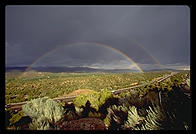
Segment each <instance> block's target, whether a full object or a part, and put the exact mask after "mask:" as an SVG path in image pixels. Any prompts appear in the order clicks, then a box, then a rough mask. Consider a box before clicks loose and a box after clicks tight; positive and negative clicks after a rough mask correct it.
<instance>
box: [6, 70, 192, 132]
mask: <svg viewBox="0 0 196 134" xmlns="http://www.w3.org/2000/svg"><path fill="white" fill-rule="evenodd" d="M28 73H33V75H32V77H30V76H29V74H28ZM169 74H171V72H169V71H168V72H146V73H44V72H26V74H25V75H23V76H22V77H13V76H12V77H9V74H7V75H6V90H5V95H6V96H5V99H6V104H9V103H16V102H22V101H29V102H28V103H26V104H25V105H23V106H22V110H21V111H18V112H14V111H11V110H10V109H6V125H7V129H17V130H18V129H19V130H20V129H27V130H29V129H30V130H70V129H73V130H74V129H76V130H78V129H85V130H94V129H95V130H175V129H177V130H190V129H192V116H191V115H192V112H191V97H190V96H187V95H186V94H185V93H190V72H189V71H181V72H178V73H177V74H175V75H173V76H171V77H170V78H168V79H166V80H164V81H162V82H160V83H156V82H155V83H153V84H148V83H150V82H151V81H154V80H157V79H159V78H160V77H164V76H166V75H169ZM145 83H147V85H144V86H141V87H138V88H134V89H132V90H127V91H126V92H122V93H119V94H116V95H114V94H112V92H111V91H113V90H117V89H121V88H126V87H131V86H135V85H140V84H145ZM80 89H83V90H85V89H86V90H87V91H88V92H85V94H82V93H81V94H79V92H77V95H78V97H76V98H75V99H74V100H73V102H72V103H67V102H61V103H60V102H57V101H54V100H52V98H55V97H59V96H69V95H73V93H74V92H76V91H77V90H80ZM80 91H82V90H80ZM90 119H91V121H92V120H93V122H96V121H97V123H98V122H99V123H98V124H99V125H95V124H96V123H95V124H94V125H95V126H94V127H92V126H93V124H91V125H90V126H88V125H87V126H85V127H81V128H79V126H80V125H81V122H80V121H82V120H83V121H84V120H86V121H87V120H88V121H89V122H88V123H90V122H91V121H90ZM78 122H79V123H80V124H78V125H77V124H76V125H74V123H78ZM86 123H87V122H86ZM70 124H73V125H71V126H70ZM74 126H76V127H74Z"/></svg>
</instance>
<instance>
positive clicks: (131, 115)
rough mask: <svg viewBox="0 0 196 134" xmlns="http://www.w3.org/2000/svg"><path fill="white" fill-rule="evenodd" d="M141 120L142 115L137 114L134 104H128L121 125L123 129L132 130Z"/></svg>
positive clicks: (142, 118)
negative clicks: (126, 112) (123, 121)
mask: <svg viewBox="0 0 196 134" xmlns="http://www.w3.org/2000/svg"><path fill="white" fill-rule="evenodd" d="M143 120H144V117H140V116H139V114H138V112H137V108H136V107H135V106H130V107H129V111H128V118H127V121H126V122H125V124H124V126H123V127H124V128H125V129H131V130H134V129H135V127H137V126H138V125H140V124H141V122H142V121H143Z"/></svg>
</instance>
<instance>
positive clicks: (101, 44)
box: [24, 42, 144, 73]
mask: <svg viewBox="0 0 196 134" xmlns="http://www.w3.org/2000/svg"><path fill="white" fill-rule="evenodd" d="M82 44H92V45H97V46H103V47H105V48H108V49H110V50H112V51H113V52H116V53H118V54H120V55H122V56H123V57H125V58H126V59H127V60H128V61H130V63H132V64H134V65H135V67H136V68H137V69H138V70H139V71H140V72H142V73H143V72H144V71H143V70H142V68H141V67H140V66H139V65H138V64H137V63H136V62H135V61H134V60H133V59H132V58H130V57H129V56H128V55H127V54H125V53H123V52H122V51H120V50H118V49H116V48H113V47H111V46H109V45H106V44H103V43H96V42H77V43H71V44H65V45H59V46H57V47H55V48H53V49H52V50H50V51H48V52H46V53H44V54H43V55H42V56H40V57H39V58H38V59H36V60H35V61H34V62H33V63H32V64H31V65H29V66H28V67H27V68H26V69H25V71H24V72H26V71H28V70H30V69H31V67H32V66H33V65H35V64H36V63H38V62H39V61H40V60H41V59H43V58H44V57H46V56H47V55H49V54H52V53H53V52H55V51H56V50H57V49H58V48H59V47H62V46H66V47H67V46H72V45H82Z"/></svg>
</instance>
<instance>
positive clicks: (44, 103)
mask: <svg viewBox="0 0 196 134" xmlns="http://www.w3.org/2000/svg"><path fill="white" fill-rule="evenodd" d="M22 110H23V111H24V113H25V114H26V115H28V116H30V117H31V118H32V119H33V122H32V124H31V127H32V128H35V127H37V129H48V128H49V127H48V126H49V122H50V123H53V122H57V121H58V120H60V119H61V118H62V117H63V115H64V109H63V107H62V106H61V105H60V104H58V103H57V102H56V101H53V100H52V99H49V98H47V97H44V98H38V99H34V100H32V101H30V102H28V103H27V104H25V105H23V106H22Z"/></svg>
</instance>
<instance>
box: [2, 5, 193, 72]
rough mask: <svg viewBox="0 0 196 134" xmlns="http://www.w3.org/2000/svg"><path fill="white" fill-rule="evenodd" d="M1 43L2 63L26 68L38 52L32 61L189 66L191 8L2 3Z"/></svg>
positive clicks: (50, 63) (107, 65) (113, 65)
mask: <svg viewBox="0 0 196 134" xmlns="http://www.w3.org/2000/svg"><path fill="white" fill-rule="evenodd" d="M80 42H88V43H86V44H85V43H81V44H80ZM72 43H79V45H68V44H72ZM96 44H97V45H96ZM98 44H107V46H109V47H110V48H109V47H106V45H98ZM5 45H6V66H23V65H26V66H28V65H30V64H32V63H35V61H36V60H37V59H39V57H41V56H42V58H40V60H39V61H37V63H36V64H35V65H47V66H49V65H57V66H58V65H59V66H91V67H102V68H132V67H133V63H131V62H130V59H129V58H128V57H130V58H131V59H132V60H133V61H135V62H136V63H137V64H138V65H139V66H140V67H141V68H143V69H145V68H147V67H154V64H156V63H160V64H162V65H164V66H175V67H176V66H189V65H190V9H189V8H188V7H187V6H133V5H132V6H128V5H126V6H117V5H115V6H114V5H113V6H109V5H108V6H106V5H105V6H103V5H102V6H101V5H100V6H95V5H94V6H90V5H89V6H85V5H78V6H77V5H66V6H30V5H28V6H27V5H24V6H19V5H17V6H7V7H6V42H5ZM111 47H112V48H114V49H112V48H111ZM55 48H56V49H55ZM50 50H54V51H52V52H51V53H48V54H45V53H47V52H48V51H50ZM114 50H115V51H114ZM43 55H45V56H43ZM125 55H127V56H128V57H127V56H125Z"/></svg>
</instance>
